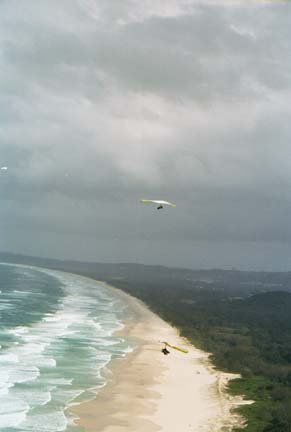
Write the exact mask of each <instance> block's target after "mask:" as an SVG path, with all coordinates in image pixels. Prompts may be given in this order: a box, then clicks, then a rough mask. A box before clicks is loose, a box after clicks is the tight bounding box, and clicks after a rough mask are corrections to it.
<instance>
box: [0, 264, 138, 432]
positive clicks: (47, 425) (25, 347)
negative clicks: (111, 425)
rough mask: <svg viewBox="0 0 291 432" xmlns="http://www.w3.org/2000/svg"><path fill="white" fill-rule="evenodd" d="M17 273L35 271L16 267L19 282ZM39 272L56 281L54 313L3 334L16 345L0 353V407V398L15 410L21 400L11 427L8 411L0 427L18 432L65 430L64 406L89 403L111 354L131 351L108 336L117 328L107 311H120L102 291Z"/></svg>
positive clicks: (116, 320)
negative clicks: (57, 298) (58, 291)
mask: <svg viewBox="0 0 291 432" xmlns="http://www.w3.org/2000/svg"><path fill="white" fill-rule="evenodd" d="M22 271H24V273H23V274H24V275H26V276H31V274H32V272H33V271H35V270H34V269H33V268H29V269H23V268H20V269H19V270H18V272H19V276H20V280H21V275H22ZM41 272H43V273H46V274H47V275H49V276H53V277H57V278H58V279H59V280H60V282H61V283H62V284H63V291H64V294H65V295H64V297H63V298H62V299H61V301H59V303H58V310H57V311H56V312H54V313H52V312H49V313H47V314H46V315H45V316H44V317H43V319H42V320H41V321H38V322H37V323H35V324H33V325H31V326H30V327H25V326H18V327H15V328H14V329H11V330H9V333H10V334H11V335H12V336H13V337H14V338H16V342H15V341H14V342H13V344H15V343H17V344H18V345H11V347H10V348H9V349H6V350H5V354H4V355H3V354H2V355H1V353H0V382H1V386H0V403H1V394H2V395H3V397H8V398H10V399H9V400H10V401H12V400H14V401H16V403H15V404H16V405H17V401H18V400H19V399H21V397H22V402H25V405H23V407H22V408H23V409H18V410H16V411H15V412H16V415H15V419H16V420H15V422H14V423H13V418H12V417H13V416H12V417H11V416H10V412H9V411H8V412H5V416H6V417H5V419H4V420H3V421H5V425H6V426H5V427H15V425H16V424H17V425H19V427H20V430H23V431H35V432H57V431H61V430H65V429H66V427H67V420H66V417H65V415H64V414H63V411H64V409H65V407H66V405H69V404H71V403H72V402H73V401H74V400H75V399H78V400H81V399H82V400H83V399H92V398H93V397H94V394H93V393H92V392H91V389H92V387H93V388H96V387H101V386H103V385H104V383H105V379H104V378H103V377H102V375H101V371H102V370H103V369H104V368H105V367H106V365H107V364H108V363H109V362H110V360H111V357H112V354H114V355H115V356H123V355H125V353H126V352H128V351H129V350H131V348H130V347H128V346H127V345H126V342H125V340H124V339H121V338H118V337H114V336H113V333H114V332H115V331H116V330H118V329H120V328H122V327H123V324H122V323H121V321H120V318H118V316H117V315H116V313H114V312H112V308H113V307H114V310H118V311H119V310H121V308H120V307H119V304H118V301H117V302H116V300H115V299H114V298H113V297H111V296H110V295H109V294H108V292H106V289H105V288H102V287H100V289H96V283H95V282H93V281H92V282H90V281H89V280H86V279H84V278H79V277H75V276H73V275H66V274H62V273H60V272H56V271H51V270H47V271H46V270H41ZM26 292H27V293H28V291H26ZM23 293H24V291H21V292H18V291H17V290H15V292H14V294H15V296H16V298H17V295H18V294H19V296H20V298H22V294H23ZM11 301H12V300H11ZM4 374H6V379H4V380H3V381H2V380H1V377H3V378H4ZM21 383H22V384H21ZM19 384H20V386H19ZM22 386H24V387H22ZM80 398H81V399H80ZM37 406H38V407H43V408H42V409H44V410H46V412H45V413H44V414H39V413H37V415H36V412H35V410H32V408H35V407H37ZM2 429H3V426H2V421H1V415H0V431H1V430H2Z"/></svg>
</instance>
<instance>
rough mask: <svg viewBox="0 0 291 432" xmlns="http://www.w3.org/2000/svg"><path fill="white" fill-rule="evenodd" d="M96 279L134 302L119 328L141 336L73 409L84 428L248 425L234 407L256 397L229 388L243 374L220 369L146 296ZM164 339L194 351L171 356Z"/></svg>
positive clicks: (112, 431)
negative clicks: (91, 396) (232, 392)
mask: <svg viewBox="0 0 291 432" xmlns="http://www.w3.org/2000/svg"><path fill="white" fill-rule="evenodd" d="M91 280H92V279H91ZM95 282H96V283H98V284H102V285H103V286H106V287H107V289H109V290H112V291H114V292H115V294H117V295H119V296H120V297H121V298H123V299H124V300H125V301H126V302H127V303H128V304H129V307H130V309H131V311H133V312H134V316H135V318H134V319H133V320H129V321H127V322H125V327H124V329H122V330H120V331H119V332H120V333H119V334H123V335H124V336H125V337H126V338H129V339H131V340H132V341H135V342H136V344H137V348H136V349H135V350H134V351H133V352H131V353H128V354H127V355H126V357H124V358H122V359H115V360H112V361H111V362H110V363H109V365H108V366H107V367H106V370H105V376H106V378H107V380H108V382H107V384H106V385H105V386H104V387H102V388H101V389H96V398H95V399H94V400H91V401H89V402H84V403H82V404H79V405H74V406H72V407H70V409H69V410H68V411H69V412H71V413H73V415H74V416H75V418H76V417H77V420H75V423H76V424H77V425H78V426H80V427H81V429H82V430H84V432H93V431H94V432H96V430H98V431H100V432H125V431H126V432H136V431H138V432H155V431H165V432H166V431H167V432H177V431H181V432H184V431H192V432H220V431H224V432H227V431H231V430H232V429H233V428H234V427H243V426H244V424H245V420H244V419H243V418H242V417H241V416H240V415H238V414H236V413H234V412H233V410H234V409H235V408H237V407H238V406H240V405H243V404H247V403H252V401H245V400H243V398H242V397H240V396H234V397H233V396H230V395H228V394H227V392H226V387H227V384H228V382H229V380H231V379H234V378H237V377H238V375H235V374H230V373H225V372H220V371H218V370H216V369H214V367H213V366H212V365H211V363H210V361H209V359H208V357H209V354H208V353H205V352H203V351H201V350H199V349H197V348H195V347H194V346H192V345H190V343H189V342H188V341H186V340H185V339H183V338H182V337H180V336H179V334H178V331H177V329H175V328H174V327H172V326H171V325H170V324H168V323H166V322H165V321H164V320H162V319H161V318H160V317H158V316H157V315H156V314H154V313H153V312H152V311H150V309H149V308H148V307H147V306H146V305H145V304H143V303H142V302H141V301H140V300H138V299H136V298H135V297H132V296H130V295H129V294H127V293H124V292H123V291H121V290H119V289H118V288H115V287H113V286H111V285H108V284H106V283H105V282H101V281H96V280H95ZM161 340H162V341H163V340H166V341H168V342H169V343H171V344H173V345H178V346H179V347H182V348H186V349H187V350H188V351H189V352H188V354H184V353H181V352H179V351H175V350H173V349H170V351H171V352H170V354H169V355H167V356H165V355H163V354H162V353H161V348H162V347H163V345H162V344H161V343H160V342H159V341H161Z"/></svg>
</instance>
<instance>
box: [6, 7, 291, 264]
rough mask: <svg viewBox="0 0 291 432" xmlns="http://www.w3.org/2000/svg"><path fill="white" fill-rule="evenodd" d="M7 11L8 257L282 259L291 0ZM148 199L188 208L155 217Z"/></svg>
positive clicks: (290, 237) (288, 179) (288, 182)
mask: <svg viewBox="0 0 291 432" xmlns="http://www.w3.org/2000/svg"><path fill="white" fill-rule="evenodd" d="M181 5H182V6H181ZM0 11H2V13H1V15H0V16H1V18H0V24H1V25H0V36H1V46H0V47H1V48H0V50H1V51H0V53H1V54H0V66H1V67H0V88H1V95H0V124H1V128H0V156H1V164H3V165H5V166H8V167H9V170H8V171H7V172H5V173H4V172H3V173H2V172H1V174H0V200H1V210H0V222H1V227H2V230H3V244H2V246H1V248H6V249H11V250H16V251H17V250H19V251H23V252H27V253H41V254H42V255H51V254H57V253H60V254H61V255H62V256H68V257H74V258H79V259H80V258H83V259H99V260H101V261H103V260H120V261H122V260H137V261H146V262H153V261H155V260H156V262H162V263H164V264H167V263H169V264H177V265H186V264H187V265H192V266H195V265H196V264H195V262H196V263H200V264H199V265H204V266H211V265H214V264H217V263H220V265H222V266H223V265H225V266H227V265H230V263H232V265H238V266H239V262H238V261H239V260H240V259H241V260H245V261H244V263H245V265H247V266H251V263H250V260H249V258H247V255H248V253H250V254H251V253H253V258H254V260H256V262H257V265H258V266H259V265H262V264H263V262H264V260H263V258H261V257H259V256H258V255H259V252H260V253H262V251H264V248H266V244H268V245H270V246H269V247H270V248H271V249H272V248H273V250H274V252H273V260H274V263H273V267H276V266H280V263H279V261H280V259H281V258H282V260H283V255H282V254H283V251H284V253H285V252H286V250H288V245H289V244H290V241H291V232H290V228H289V225H290V224H289V218H288V215H289V213H290V206H291V200H290V197H289V191H290V186H291V176H290V172H291V170H290V168H291V166H290V165H291V153H290V138H291V131H290V126H289V124H290V120H289V119H290V104H289V100H290V93H291V83H290V74H289V70H290V66H291V64H290V63H291V61H290V56H289V54H288V53H289V52H290V30H289V27H290V26H289V16H290V11H291V8H290V4H288V3H278V4H270V3H264V2H262V3H261V2H260V3H256V2H251V3H248V4H245V3H239V2H236V3H229V2H227V3H223V4H220V3H216V2H215V3H213V2H212V4H211V2H209V3H203V4H198V3H197V2H194V1H193V2H190V1H188V2H186V1H185V2H183V3H182V2H176V3H175V2H174V1H171V2H169V6H168V9H167V8H166V7H165V6H164V3H162V2H158V1H156V2H150V1H148V2H145V3H143V4H142V5H140V4H139V3H137V2H135V1H126V2H122V4H121V3H118V2H110V4H109V3H108V2H104V1H101V0H98V1H97V0H96V1H92V2H91V1H90V2H89V1H85V0H84V1H80V2H77V1H64V2H62V3H61V4H59V3H58V2H56V1H50V2H47V1H40V2H38V4H37V6H36V5H35V3H34V2H32V1H28V0H27V1H26V2H25V6H24V2H23V3H21V5H20V6H19V2H16V1H13V0H11V1H9V2H8V1H4V2H2V3H1V6H0ZM142 197H150V198H151V197H153V198H154V197H160V198H164V199H171V200H173V201H175V202H177V204H178V205H177V208H176V209H175V210H174V211H169V212H163V213H159V212H157V211H156V210H155V209H151V208H148V207H142V206H141V205H140V204H139V202H138V201H139V199H140V198H142ZM52 239H54V240H53V241H52ZM278 244H281V245H283V244H286V245H287V246H286V247H283V246H282V247H278ZM74 245H75V247H73V246H74ZM86 245H87V249H86ZM94 245H95V246H94ZM198 245H200V246H198ZM219 245H220V246H221V250H222V251H223V252H222V253H220V251H219ZM79 246H80V251H79V252H78V247H79ZM199 247H200V251H201V256H200V258H199ZM240 248H241V250H242V251H244V252H241V253H240V252H239V249H240ZM252 248H253V249H252ZM252 250H253V252H251V251H252ZM278 250H279V251H280V254H281V255H280V256H279V255H278V256H276V253H277V252H276V251H278ZM73 251H74V252H73ZM258 251H259V252H258ZM72 254H74V256H72ZM271 255H272V254H271V252H270V253H269V255H268V257H267V258H266V261H265V262H266V265H267V266H269V267H272V262H271V261H272V260H271ZM233 256H236V260H237V261H235V262H233V261H232V257H233ZM191 257H192V259H193V263H192V264H191ZM167 260H168V261H167ZM194 260H195V262H194ZM282 262H283V261H282ZM284 262H285V261H284ZM246 263H247V264H246ZM197 265H198V264H197ZM243 265H244V264H243V263H242V266H243Z"/></svg>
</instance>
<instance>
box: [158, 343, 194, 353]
mask: <svg viewBox="0 0 291 432" xmlns="http://www.w3.org/2000/svg"><path fill="white" fill-rule="evenodd" d="M162 343H163V344H165V346H168V347H170V348H173V349H175V350H177V351H180V352H182V353H184V354H188V352H189V351H188V350H186V349H184V348H180V347H177V346H175V345H171V344H169V343H168V342H162Z"/></svg>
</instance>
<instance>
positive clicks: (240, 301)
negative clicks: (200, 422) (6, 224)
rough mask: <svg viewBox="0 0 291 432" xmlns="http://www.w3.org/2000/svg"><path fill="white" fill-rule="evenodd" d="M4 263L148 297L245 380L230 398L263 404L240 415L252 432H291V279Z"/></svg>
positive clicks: (262, 274)
mask: <svg viewBox="0 0 291 432" xmlns="http://www.w3.org/2000/svg"><path fill="white" fill-rule="evenodd" d="M1 258H2V261H4V260H7V261H10V262H11V261H14V262H19V263H24V264H32V265H38V266H43V267H50V268H55V269H59V270H64V271H69V272H74V273H78V274H81V275H86V276H89V277H93V278H96V279H98V280H104V281H106V282H108V283H110V284H112V285H114V286H116V287H118V288H120V289H122V290H124V291H126V292H127V293H129V294H132V295H134V296H135V297H138V298H140V299H141V300H143V301H144V302H145V303H146V304H147V305H148V306H149V307H150V308H151V309H152V310H153V311H155V312H156V313H158V314H159V315H160V316H161V317H163V318H164V319H165V320H166V321H168V322H170V323H172V324H173V325H175V326H176V327H178V328H179V329H180V332H181V334H182V335H183V336H185V337H187V338H188V339H189V340H190V341H191V342H193V343H194V344H195V345H196V346H199V347H201V348H203V349H204V350H206V351H209V352H211V353H212V361H213V363H214V364H215V365H216V366H217V368H219V369H222V370H227V371H230V372H235V373H240V374H241V376H242V379H236V380H233V381H232V382H231V383H230V385H229V391H230V392H231V393H233V394H240V395H241V394H243V395H245V398H246V399H251V400H254V401H255V403H254V404H252V405H245V406H242V407H241V408H240V409H239V411H240V413H241V414H242V415H244V416H245V418H246V419H247V426H246V428H245V429H244V430H245V432H291V293H290V291H291V273H289V272H288V273H266V272H240V271H222V270H211V271H206V270H204V271H193V270H183V269H168V268H166V267H160V266H143V265H134V264H95V263H79V262H61V261H56V260H44V259H34V258H29V257H20V256H17V257H13V256H11V255H9V256H7V257H6V256H5V255H3V254H2V257H1V254H0V259H1Z"/></svg>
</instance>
